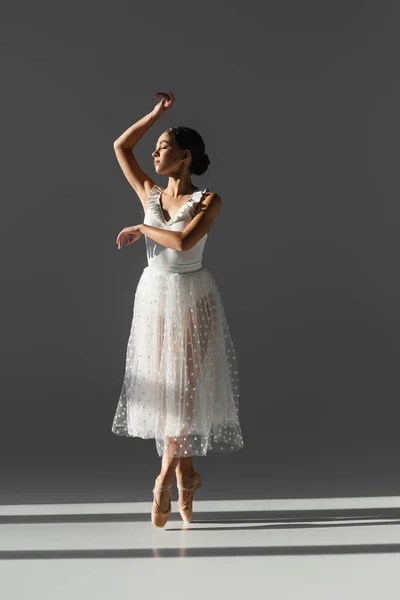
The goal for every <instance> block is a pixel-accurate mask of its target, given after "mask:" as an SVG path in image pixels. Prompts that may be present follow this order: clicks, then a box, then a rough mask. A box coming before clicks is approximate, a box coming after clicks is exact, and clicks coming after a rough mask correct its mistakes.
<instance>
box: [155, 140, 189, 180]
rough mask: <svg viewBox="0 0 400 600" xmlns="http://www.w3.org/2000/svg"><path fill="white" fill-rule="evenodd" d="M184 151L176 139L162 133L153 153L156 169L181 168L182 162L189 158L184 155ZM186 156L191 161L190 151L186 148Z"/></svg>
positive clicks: (163, 170)
mask: <svg viewBox="0 0 400 600" xmlns="http://www.w3.org/2000/svg"><path fill="white" fill-rule="evenodd" d="M183 154H184V151H183V150H182V148H180V147H179V146H178V144H177V143H176V141H175V140H174V139H173V138H172V137H170V136H169V135H168V133H162V134H161V135H160V137H159V138H158V140H157V143H156V149H155V150H154V152H153V153H152V156H153V159H154V169H155V171H156V172H157V173H165V172H166V171H175V170H178V171H179V170H180V169H181V167H182V163H184V162H185V160H187V158H185V157H184V156H183ZM185 156H187V157H188V159H189V161H190V151H189V150H186V153H185Z"/></svg>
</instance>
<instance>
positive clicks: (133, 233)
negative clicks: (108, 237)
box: [116, 225, 143, 250]
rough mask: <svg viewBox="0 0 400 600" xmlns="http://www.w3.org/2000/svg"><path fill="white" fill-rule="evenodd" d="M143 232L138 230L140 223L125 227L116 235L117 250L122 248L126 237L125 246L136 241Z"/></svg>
mask: <svg viewBox="0 0 400 600" xmlns="http://www.w3.org/2000/svg"><path fill="white" fill-rule="evenodd" d="M142 235H143V233H142V232H141V231H140V225H132V227H125V228H124V229H123V230H122V231H120V232H119V234H118V236H117V241H116V243H117V245H118V250H120V249H121V248H122V245H123V243H124V240H125V239H126V240H127V241H126V246H128V245H129V244H132V242H136V240H138V239H139V238H140V237H141V236H142Z"/></svg>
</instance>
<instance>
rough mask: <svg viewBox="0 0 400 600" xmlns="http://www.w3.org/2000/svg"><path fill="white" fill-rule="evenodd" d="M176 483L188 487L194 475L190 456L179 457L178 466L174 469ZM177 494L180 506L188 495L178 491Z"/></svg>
mask: <svg viewBox="0 0 400 600" xmlns="http://www.w3.org/2000/svg"><path fill="white" fill-rule="evenodd" d="M175 474H176V481H177V482H178V483H182V484H183V485H189V484H190V480H191V477H192V475H193V474H194V467H193V457H192V456H184V457H181V458H180V459H179V461H178V464H177V465H176V468H175ZM178 492H179V502H180V503H181V504H182V503H183V502H185V500H186V498H187V497H188V495H189V492H186V491H184V490H180V489H179V488H178Z"/></svg>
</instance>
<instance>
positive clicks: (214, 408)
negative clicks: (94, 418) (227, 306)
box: [112, 267, 243, 457]
mask: <svg viewBox="0 0 400 600" xmlns="http://www.w3.org/2000/svg"><path fill="white" fill-rule="evenodd" d="M112 431H113V433H115V434H116V435H126V436H135V437H140V438H144V439H146V438H155V441H156V447H157V452H158V454H159V456H162V454H163V453H164V450H165V449H168V451H169V452H170V453H171V454H173V455H174V456H177V457H178V456H179V457H180V456H194V455H202V456H205V455H206V454H207V452H208V451H211V450H213V451H225V452H229V451H235V450H238V449H240V448H241V447H242V446H243V438H242V432H241V428H240V423H239V372H238V361H237V357H236V353H235V349H234V346H233V342H232V338H231V334H230V331H229V328H228V324H227V321H226V316H225V313H224V308H223V304H222V300H221V296H220V293H219V290H218V288H217V285H216V282H215V280H214V278H213V276H212V275H211V273H210V272H209V271H208V269H207V268H205V267H203V268H202V269H201V270H198V271H195V272H193V273H165V272H162V271H157V270H156V269H152V268H150V267H146V268H145V269H144V271H143V273H142V275H141V277H140V280H139V283H138V286H137V289H136V294H135V301H134V310H133V319H132V326H131V332H130V336H129V341H128V347H127V353H126V368H125V376H124V381H123V385H122V391H121V396H120V399H119V402H118V406H117V411H116V414H115V417H114V422H113V425H112Z"/></svg>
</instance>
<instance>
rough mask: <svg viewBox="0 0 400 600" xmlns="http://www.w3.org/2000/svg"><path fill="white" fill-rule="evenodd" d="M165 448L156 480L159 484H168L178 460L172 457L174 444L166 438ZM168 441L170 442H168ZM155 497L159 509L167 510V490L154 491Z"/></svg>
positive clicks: (170, 481)
mask: <svg viewBox="0 0 400 600" xmlns="http://www.w3.org/2000/svg"><path fill="white" fill-rule="evenodd" d="M166 441H167V443H166V445H165V450H164V453H163V455H162V459H161V471H160V473H159V475H158V480H159V482H160V483H161V485H170V484H172V480H173V477H174V473H175V469H176V467H177V464H178V462H179V458H176V457H174V445H173V443H172V442H171V439H169V438H167V439H166ZM168 442H170V443H168ZM155 497H156V500H157V502H158V504H159V505H160V508H161V510H167V508H168V503H169V491H168V490H166V491H164V492H159V491H156V492H155Z"/></svg>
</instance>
